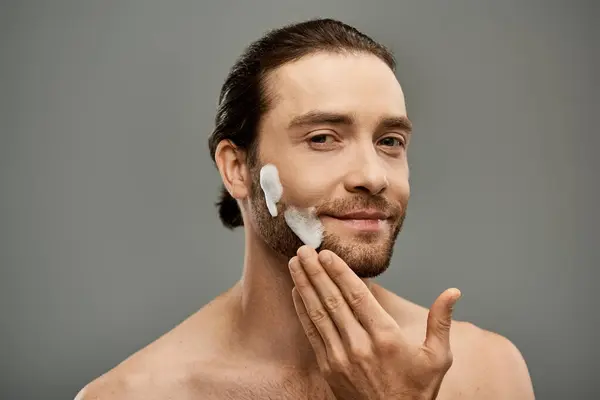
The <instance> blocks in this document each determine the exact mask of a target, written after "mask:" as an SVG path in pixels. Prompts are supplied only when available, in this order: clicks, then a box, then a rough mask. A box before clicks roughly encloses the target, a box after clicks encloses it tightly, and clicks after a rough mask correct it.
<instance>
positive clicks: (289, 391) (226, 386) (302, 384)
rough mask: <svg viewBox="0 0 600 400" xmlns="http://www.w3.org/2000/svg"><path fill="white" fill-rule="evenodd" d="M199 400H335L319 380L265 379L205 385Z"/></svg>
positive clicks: (294, 377) (246, 377)
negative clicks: (201, 399)
mask: <svg viewBox="0 0 600 400" xmlns="http://www.w3.org/2000/svg"><path fill="white" fill-rule="evenodd" d="M201 392H202V393H201V394H202V396H201V397H202V398H203V399H210V400H233V399H235V400H250V399H252V400H255V399H277V400H304V399H306V400H335V399H336V398H335V396H334V395H333V393H332V392H331V389H329V386H328V385H327V384H326V383H325V382H324V381H322V380H318V379H307V378H306V377H299V376H287V377H283V378H274V377H268V376H256V374H252V375H251V376H238V377H235V378H233V377H229V379H228V380H227V381H223V380H219V381H213V382H206V383H205V384H204V385H202V386H201Z"/></svg>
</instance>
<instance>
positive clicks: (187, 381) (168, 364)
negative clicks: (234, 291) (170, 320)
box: [75, 296, 227, 400]
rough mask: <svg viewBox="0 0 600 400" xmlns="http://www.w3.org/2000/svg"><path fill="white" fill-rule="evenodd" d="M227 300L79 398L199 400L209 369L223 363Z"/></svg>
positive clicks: (217, 301) (126, 362) (155, 343)
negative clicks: (219, 356)
mask: <svg viewBox="0 0 600 400" xmlns="http://www.w3.org/2000/svg"><path fill="white" fill-rule="evenodd" d="M226 301H227V299H226V297H224V296H221V297H218V298H216V299H215V300H213V301H212V302H211V303H209V304H207V305H206V306H204V307H203V308H202V309H200V310H199V311H198V312H196V313H194V314H193V315H191V316H190V317H189V318H187V319H186V320H184V321H183V322H181V323H180V324H179V325H177V326H176V327H175V328H173V329H172V330H170V331H169V332H167V333H165V334H164V335H163V336H161V337H159V338H158V339H156V340H155V341H153V342H152V343H150V344H149V345H147V346H146V347H144V348H142V349H140V350H139V351H137V352H135V353H134V354H132V355H130V356H129V357H127V358H126V359H124V360H123V361H122V362H120V363H119V364H118V365H116V366H115V367H114V368H112V369H110V370H109V371H107V372H105V373H104V374H102V375H101V376H99V377H97V378H96V379H94V380H92V381H91V382H90V383H88V384H87V385H85V387H84V388H82V389H81V390H80V391H79V393H78V394H77V396H76V397H75V400H105V399H106V400H121V399H128V400H136V399H144V400H149V399H154V398H156V399H162V398H170V397H172V398H177V399H187V398H196V397H197V395H198V391H197V389H198V388H199V387H201V386H203V383H202V379H203V376H204V373H203V371H204V369H205V368H206V370H207V371H208V366H209V365H212V364H214V363H216V362H218V360H215V359H214V357H215V354H216V352H218V350H219V349H218V347H219V341H218V336H219V334H218V332H219V331H222V330H223V329H227V327H226V326H223V325H226V323H227V322H226V320H225V319H224V316H225V315H226V313H223V312H222V311H223V307H224V303H226ZM207 327H210V329H207Z"/></svg>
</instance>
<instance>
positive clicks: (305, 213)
mask: <svg viewBox="0 0 600 400" xmlns="http://www.w3.org/2000/svg"><path fill="white" fill-rule="evenodd" d="M283 216H284V218H285V222H286V223H287V224H288V226H289V227H290V229H291V230H292V231H293V232H294V233H295V234H296V236H298V237H299V238H300V240H302V242H304V244H306V245H308V246H310V247H312V248H314V249H316V248H318V247H319V246H320V245H321V242H322V241H323V224H322V223H321V220H320V219H319V218H317V216H316V215H315V208H314V207H311V208H308V209H305V210H300V209H297V208H296V207H292V206H290V207H288V209H287V210H285V212H284V213H283Z"/></svg>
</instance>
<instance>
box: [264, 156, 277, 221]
mask: <svg viewBox="0 0 600 400" xmlns="http://www.w3.org/2000/svg"><path fill="white" fill-rule="evenodd" d="M260 187H261V188H262V190H263V193H264V194H265V199H266V201H267V208H268V209H269V213H271V216H272V217H276V216H277V203H278V202H279V200H281V196H282V195H283V186H281V182H280V181H279V171H277V167H276V166H274V165H273V164H267V165H265V166H263V167H262V168H261V169H260Z"/></svg>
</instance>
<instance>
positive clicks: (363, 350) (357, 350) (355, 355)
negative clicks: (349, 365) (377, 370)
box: [348, 344, 373, 362]
mask: <svg viewBox="0 0 600 400" xmlns="http://www.w3.org/2000/svg"><path fill="white" fill-rule="evenodd" d="M348 353H349V354H348V355H349V357H350V360H351V361H353V362H365V361H370V360H372V359H373V351H372V349H371V348H369V347H368V346H366V345H364V344H356V345H351V346H350V349H349V352H348Z"/></svg>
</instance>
